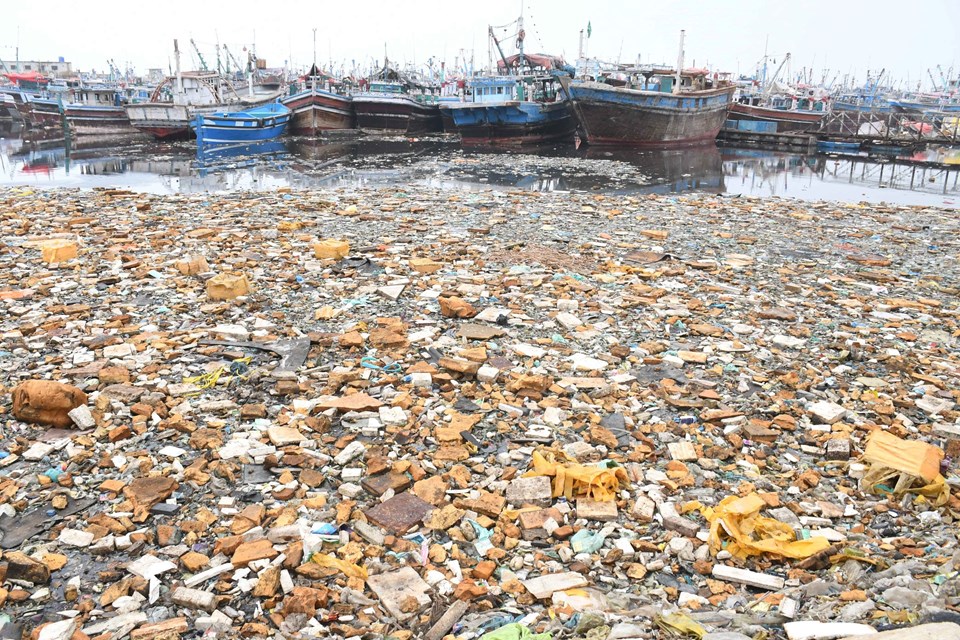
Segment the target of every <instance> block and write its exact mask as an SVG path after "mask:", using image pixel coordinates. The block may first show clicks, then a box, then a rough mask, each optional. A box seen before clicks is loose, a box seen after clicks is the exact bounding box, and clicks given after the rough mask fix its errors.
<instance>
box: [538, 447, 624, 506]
mask: <svg viewBox="0 0 960 640" xmlns="http://www.w3.org/2000/svg"><path fill="white" fill-rule="evenodd" d="M524 476H525V477H531V476H549V477H551V478H553V497H554V498H558V497H560V496H563V497H565V498H566V499H567V500H571V499H573V498H592V499H594V500H601V501H604V502H610V501H612V500H616V498H617V492H618V491H619V490H620V484H621V483H623V484H625V485H626V484H629V483H630V480H629V479H628V478H627V472H626V471H625V470H624V469H623V467H613V468H610V469H607V468H603V467H595V466H588V465H583V464H578V463H576V462H572V461H570V459H569V458H567V456H566V455H564V454H563V453H554V452H552V451H545V452H540V451H534V452H533V471H529V472H527V473H526V474H524Z"/></svg>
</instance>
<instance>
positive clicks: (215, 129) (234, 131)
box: [190, 102, 292, 145]
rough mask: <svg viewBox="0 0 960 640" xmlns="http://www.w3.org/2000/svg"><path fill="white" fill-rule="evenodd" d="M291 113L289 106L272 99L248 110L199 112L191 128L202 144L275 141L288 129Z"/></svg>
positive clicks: (198, 141)
mask: <svg viewBox="0 0 960 640" xmlns="http://www.w3.org/2000/svg"><path fill="white" fill-rule="evenodd" d="M291 113H292V112H291V111H290V109H289V108H287V107H286V106H284V105H282V104H280V103H279V102H273V103H270V104H265V105H263V106H260V107H255V108H253V109H248V110H246V111H236V112H221V113H212V114H208V115H203V114H200V115H198V116H197V117H196V118H195V119H194V120H193V121H192V122H191V123H190V128H191V129H193V130H194V132H196V134H197V143H198V144H201V145H202V144H229V143H236V142H257V141H259V140H272V139H274V138H276V137H279V136H280V135H282V134H283V132H284V131H285V130H286V128H287V125H288V124H290V117H291Z"/></svg>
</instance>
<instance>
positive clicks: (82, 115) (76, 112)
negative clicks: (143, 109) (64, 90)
mask: <svg viewBox="0 0 960 640" xmlns="http://www.w3.org/2000/svg"><path fill="white" fill-rule="evenodd" d="M74 98H75V100H74V101H73V102H68V103H66V104H64V105H63V117H64V120H65V121H66V124H67V128H68V130H69V131H70V133H71V134H72V135H117V134H128V133H137V132H138V130H137V129H136V128H135V127H134V126H133V125H132V124H130V118H129V117H128V116H127V112H126V110H125V109H124V106H123V96H122V94H121V93H120V92H119V89H117V88H115V87H85V88H81V89H77V90H75V91H74Z"/></svg>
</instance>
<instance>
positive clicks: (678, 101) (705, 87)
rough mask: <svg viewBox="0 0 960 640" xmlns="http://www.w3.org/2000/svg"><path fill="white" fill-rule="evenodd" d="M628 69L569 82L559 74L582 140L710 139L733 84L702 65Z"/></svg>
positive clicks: (665, 143) (656, 143)
mask: <svg viewBox="0 0 960 640" xmlns="http://www.w3.org/2000/svg"><path fill="white" fill-rule="evenodd" d="M683 37H684V32H683V31H681V32H680V54H679V56H678V59H677V67H676V70H675V71H674V70H670V69H664V68H658V67H639V68H633V69H628V70H627V72H626V78H608V79H607V81H605V82H598V81H596V80H575V81H570V80H569V79H567V78H566V77H564V76H561V77H560V81H561V83H562V84H563V87H564V89H565V90H566V92H567V95H568V96H569V97H570V100H571V102H572V103H573V110H574V111H575V112H576V114H577V119H578V120H579V122H580V130H581V132H582V134H583V138H584V139H585V140H586V142H587V143H588V144H614V145H631V146H648V147H682V146H691V145H697V144H703V143H707V142H712V141H714V140H715V139H716V137H717V134H718V133H719V132H720V127H722V126H723V123H724V121H725V120H726V117H727V109H728V107H729V106H730V103H731V101H732V100H733V94H734V92H735V91H736V90H737V86H736V85H735V84H734V83H733V82H730V81H729V80H727V79H725V78H720V77H719V76H718V75H717V74H713V75H712V76H711V74H710V73H709V72H708V71H707V70H706V69H687V70H684V68H683V55H684V51H683Z"/></svg>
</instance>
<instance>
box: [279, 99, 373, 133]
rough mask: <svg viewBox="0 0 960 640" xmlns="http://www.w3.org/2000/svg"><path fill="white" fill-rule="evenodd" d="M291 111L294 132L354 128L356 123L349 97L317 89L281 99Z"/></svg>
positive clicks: (291, 124)
mask: <svg viewBox="0 0 960 640" xmlns="http://www.w3.org/2000/svg"><path fill="white" fill-rule="evenodd" d="M281 102H282V103H283V104H284V105H286V106H287V107H288V108H289V109H290V110H291V111H293V118H292V119H291V121H290V129H291V130H292V131H293V133H297V134H302V135H310V136H312V135H316V134H317V133H319V132H321V131H329V130H331V129H352V128H354V125H355V118H354V115H353V104H352V102H351V100H350V98H349V97H347V96H340V95H337V94H335V93H330V92H328V91H322V90H320V89H317V90H315V91H313V90H308V91H303V92H300V93H297V94H295V95H292V96H289V97H286V98H284V99H283V100H281Z"/></svg>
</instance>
